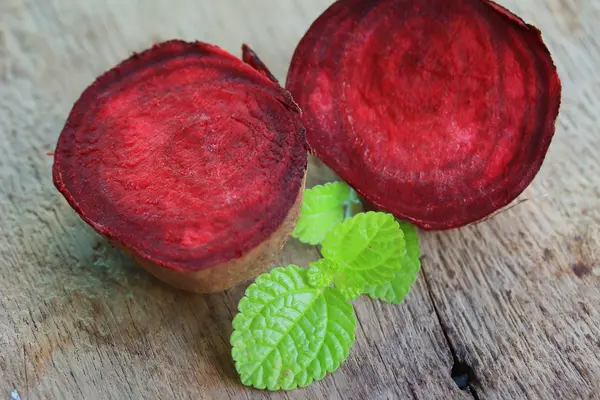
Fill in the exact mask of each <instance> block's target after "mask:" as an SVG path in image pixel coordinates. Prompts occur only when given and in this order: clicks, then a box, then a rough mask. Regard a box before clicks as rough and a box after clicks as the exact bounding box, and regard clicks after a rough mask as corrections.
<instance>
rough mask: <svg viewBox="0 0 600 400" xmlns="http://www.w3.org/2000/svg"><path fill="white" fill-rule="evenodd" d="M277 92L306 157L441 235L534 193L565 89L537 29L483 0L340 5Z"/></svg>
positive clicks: (307, 41) (344, 0)
mask: <svg viewBox="0 0 600 400" xmlns="http://www.w3.org/2000/svg"><path fill="white" fill-rule="evenodd" d="M286 86H287V88H288V90H290V92H291V94H292V96H293V97H294V99H295V100H296V102H297V103H298V104H299V106H300V107H301V108H302V109H303V111H304V114H303V122H304V125H305V128H306V130H307V133H306V135H307V141H308V144H309V147H310V149H311V151H312V152H313V153H314V155H316V156H317V157H319V158H320V159H321V160H322V161H323V162H325V163H326V164H327V165H328V166H329V167H331V168H332V169H333V170H334V171H335V172H336V173H337V174H338V175H339V176H340V177H341V178H342V179H344V180H345V181H347V182H348V183H349V184H350V185H352V186H353V187H354V188H355V189H356V190H357V191H358V192H359V193H360V194H361V195H362V196H364V198H366V199H367V200H368V201H369V202H371V203H372V204H373V205H374V206H375V207H377V208H379V209H382V210H384V211H387V212H390V213H392V214H394V215H396V216H397V217H399V218H402V219H406V220H409V221H411V222H413V223H414V224H416V225H418V226H420V227H422V228H425V229H438V230H441V229H450V228H455V227H459V226H462V225H466V224H468V223H470V222H473V221H476V220H480V219H482V218H484V217H485V216H487V215H489V214H491V213H492V212H493V211H495V210H497V209H499V208H501V207H503V206H505V205H506V204H508V203H510V202H511V201H512V200H513V199H514V198H516V197H517V196H518V195H519V194H520V193H521V192H522V191H523V190H524V189H525V188H526V187H527V186H528V185H529V183H530V182H531V181H532V179H533V178H534V176H535V175H536V173H537V172H538V170H539V168H540V166H541V164H542V162H543V160H544V157H545V155H546V152H547V149H548V146H549V145H550V141H551V139H552V136H553V134H554V125H555V120H556V118H557V115H558V109H559V105H560V93H561V86H560V81H559V78H558V75H557V73H556V68H555V67H554V64H553V62H552V59H551V57H550V54H549V52H548V50H547V48H546V46H545V45H544V43H543V42H542V39H541V35H540V32H539V31H538V30H537V29H536V28H535V27H533V26H531V25H527V24H526V23H525V22H523V21H522V20H521V19H520V18H519V17H517V16H515V15H513V14H511V13H510V12H509V11H507V10H506V9H504V8H502V7H500V6H499V5H497V4H495V3H492V2H490V1H484V0H452V1H448V0H341V1H338V2H336V3H334V4H333V5H332V6H331V7H330V8H329V9H328V10H327V11H325V13H324V14H323V15H321V16H320V17H319V18H318V19H317V21H315V22H314V23H313V25H312V26H311V27H310V29H309V30H308V32H307V33H306V35H305V36H304V38H303V39H302V41H301V42H300V44H299V46H298V48H297V49H296V52H295V54H294V57H293V59H292V64H291V68H290V71H289V74H288V79H287V85H286Z"/></svg>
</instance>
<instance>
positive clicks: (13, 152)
mask: <svg viewBox="0 0 600 400" xmlns="http://www.w3.org/2000/svg"><path fill="white" fill-rule="evenodd" d="M328 3H329V2H328V1H327V0H252V1H242V0H219V1H213V0H211V1H209V0H168V1H161V0H153V1H149V0H144V1H142V0H110V1H109V0H37V1H32V0H0V399H4V398H10V397H11V396H13V398H16V397H15V396H16V395H17V394H18V395H19V396H20V398H21V399H42V398H48V399H71V398H77V399H84V398H85V399H128V398H149V399H171V398H193V399H227V398H234V399H249V398H253V399H254V398H294V399H302V398H307V399H315V398H325V397H327V398H333V399H335V398H340V399H341V398H343V399H367V398H369V399H385V398H390V399H392V398H393V399H409V398H419V399H469V398H479V399H600V250H599V249H600V228H599V223H600V200H599V198H600V165H599V159H600V156H599V152H600V128H599V126H600V117H599V115H600V97H599V96H600V74H599V72H600V39H598V38H599V37H600V28H599V27H598V26H599V25H598V24H599V21H600V2H598V1H597V0H521V1H519V2H518V1H517V0H504V1H502V3H503V4H504V5H505V6H507V7H509V8H511V9H513V10H514V11H516V12H517V13H519V14H520V15H521V16H522V17H524V18H525V19H526V20H527V21H528V22H530V23H533V24H535V25H537V26H538V27H539V28H540V29H541V30H542V31H543V32H544V38H545V40H546V42H547V44H548V46H549V47H550V49H551V51H552V53H553V54H554V58H555V62H556V64H557V66H558V70H559V73H560V76H561V78H562V81H563V84H564V91H563V93H564V97H563V106H562V109H561V114H560V117H559V122H558V124H557V134H556V137H555V139H554V141H553V143H552V146H551V148H550V152H549V154H548V157H547V159H546V162H545V164H544V166H543V168H542V171H541V173H540V174H539V175H538V177H537V178H536V180H535V182H534V184H533V185H532V186H531V187H530V188H529V189H528V190H527V191H526V192H525V193H524V194H523V196H522V198H528V199H529V200H528V201H526V202H524V203H522V204H520V205H518V206H516V207H514V208H512V209H510V210H508V211H506V212H504V213H501V214H499V215H497V216H496V217H494V218H493V219H491V220H488V221H486V222H484V223H480V224H477V225H473V226H470V227H467V228H464V229H460V230H455V231H451V232H445V233H423V232H422V233H421V234H420V236H421V240H422V243H423V254H424V256H423V271H422V273H421V275H420V276H419V280H418V282H417V284H416V286H415V287H414V289H413V290H412V292H411V294H410V295H409V296H408V298H407V300H406V301H405V303H404V304H402V305H400V306H391V305H385V304H381V303H378V302H373V301H369V300H366V299H361V300H359V301H358V302H357V314H358V319H359V321H360V324H359V329H358V333H357V341H356V345H355V347H354V348H353V350H352V353H351V356H350V358H349V360H348V361H347V362H346V363H344V364H343V366H342V368H341V369H340V370H339V371H338V372H336V373H335V374H333V375H330V376H328V377H327V378H326V379H324V380H323V381H321V382H319V383H316V384H314V385H312V386H310V387H309V388H307V389H303V390H296V391H293V392H289V393H275V394H271V393H267V392H261V391H256V390H249V389H247V388H244V387H243V386H241V385H240V384H239V383H238V380H237V377H236V373H235V370H234V368H233V364H232V361H231V358H230V347H229V344H228V339H229V335H230V333H231V319H232V315H234V313H235V307H236V304H237V301H238V299H239V298H240V296H241V295H242V293H243V290H244V287H243V286H242V287H238V288H235V289H232V290H229V291H227V292H225V293H220V294H213V295H207V296H201V295H193V294H188V293H184V292H180V291H176V290H173V289H170V288H169V287H166V286H165V285H163V284H161V283H159V282H157V281H156V280H155V279H153V278H152V277H150V276H149V275H148V274H147V273H145V272H143V271H142V270H140V269H138V268H136V267H134V266H133V265H132V263H131V261H130V260H128V259H127V258H125V257H124V256H122V255H121V254H120V253H119V252H118V251H116V250H114V249H112V248H110V247H109V246H108V245H107V244H106V243H105V242H104V241H103V240H102V239H101V238H100V237H99V236H98V235H96V234H95V233H94V232H92V231H91V230H90V229H89V228H88V227H87V226H86V225H85V224H84V223H83V222H82V221H81V220H80V219H79V218H78V217H77V216H76V215H75V213H74V212H73V211H72V210H71V209H70V208H69V206H68V205H67V203H66V202H65V201H64V199H63V198H62V197H61V196H60V195H59V194H58V192H57V191H56V190H55V189H54V187H53V185H52V182H51V171H50V170H51V164H52V158H51V157H49V156H47V155H46V152H49V151H52V150H53V149H54V146H55V143H56V139H57V136H58V133H59V132H60V130H61V128H62V125H63V123H64V121H65V118H66V116H67V113H68V111H69V110H70V108H71V105H72V104H73V102H74V101H75V99H76V98H77V97H78V96H79V94H80V93H81V91H82V90H83V89H84V88H85V87H86V86H87V85H88V84H89V83H90V82H91V81H92V80H93V78H94V77H95V76H96V75H98V74H99V73H101V72H103V71H104V70H106V69H107V68H109V67H111V66H113V65H114V64H115V63H117V62H118V61H120V60H121V59H123V58H125V57H127V56H128V55H129V54H130V53H131V52H132V51H134V50H135V51H139V50H142V49H144V48H146V47H148V46H149V45H151V44H152V43H153V42H155V41H160V40H165V39H169V38H174V37H179V38H184V39H188V40H193V39H200V40H204V41H208V42H212V43H215V44H218V45H220V46H222V47H224V48H226V49H227V50H229V51H232V52H234V53H236V54H238V52H239V46H240V44H241V43H242V42H248V43H250V44H251V45H253V46H254V48H255V50H256V51H257V52H258V53H259V54H260V55H261V57H263V59H264V61H265V62H266V63H267V64H268V65H269V66H270V68H271V69H272V70H273V72H274V73H275V75H277V76H278V77H279V78H281V79H283V78H284V77H285V74H286V70H287V65H288V62H289V59H290V57H291V54H292V51H293V49H294V46H295V44H296V43H297V41H298V40H299V38H300V37H301V35H302V34H303V33H304V31H305V30H306V29H307V27H308V26H309V24H310V22H311V21H312V20H313V19H314V18H315V17H316V16H317V15H318V14H319V13H320V12H321V11H322V10H323V9H324V8H325V7H326V6H327V5H328ZM330 176H331V175H330V174H329V173H328V171H327V169H326V168H324V167H322V166H319V165H318V164H317V163H313V164H311V166H310V177H309V185H314V184H316V183H320V182H323V181H324V180H327V179H329V178H330ZM316 257H317V253H316V251H315V250H314V249H313V248H311V247H309V246H304V245H301V244H299V243H298V242H297V241H295V240H292V241H290V243H289V244H288V245H287V246H286V248H285V250H284V252H283V253H282V254H281V256H280V257H279V263H280V264H286V263H290V262H294V263H297V264H299V265H304V266H306V265H307V264H308V262H309V261H311V260H313V259H315V258H316ZM455 363H456V365H457V366H459V365H460V366H461V367H462V368H464V369H465V370H466V369H468V368H471V369H472V373H471V374H470V375H471V376H470V377H471V379H470V381H469V385H468V387H467V388H466V389H465V390H462V391H461V390H459V388H458V387H457V386H456V384H455V382H454V381H453V379H452V378H451V370H452V367H453V364H455Z"/></svg>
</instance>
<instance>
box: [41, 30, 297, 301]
mask: <svg viewBox="0 0 600 400" xmlns="http://www.w3.org/2000/svg"><path fill="white" fill-rule="evenodd" d="M288 97H289V94H288V93H287V92H286V91H285V90H284V89H283V88H281V87H280V86H279V85H278V84H277V83H276V82H273V81H272V80H270V79H269V78H268V77H267V76H265V75H264V74H263V73H262V72H259V71H257V70H255V69H254V68H253V67H251V66H250V65H248V64H246V63H244V62H242V61H241V60H239V59H237V58H236V57H234V56H232V55H230V54H229V53H227V52H225V51H223V50H221V49H219V48H218V47H215V46H211V45H208V44H205V43H200V42H196V43H186V42H182V41H169V42H165V43H162V44H159V45H155V46H154V47H153V48H151V49H149V50H147V51H144V52H143V53H140V54H136V55H134V56H132V57H131V58H129V59H128V60H126V61H124V62H123V63H121V64H120V65H118V66H116V67H115V68H113V69H111V70H110V71H108V72H106V73H105V74H104V75H102V76H101V77H99V78H98V79H97V80H96V81H95V82H94V83H93V84H92V85H91V86H90V87H88V88H87V89H86V90H85V91H84V92H83V94H82V95H81V97H80V98H79V100H77V102H76V103H75V105H74V107H73V110H72V111H71V113H70V115H69V117H68V120H67V122H66V125H65V127H64V129H63V131H62V132H61V134H60V138H59V140H58V145H57V148H56V154H55V162H54V166H53V178H54V183H55V185H56V187H57V188H58V189H59V190H60V192H61V193H62V194H63V195H64V196H65V198H66V199H67V200H68V202H69V203H70V205H71V206H72V207H73V208H74V209H75V210H76V211H77V213H78V214H79V215H80V216H81V217H82V218H83V219H84V220H85V221H86V222H88V223H89V224H90V225H91V226H92V227H93V228H94V229H95V230H96V231H98V232H99V233H101V234H102V235H103V236H105V237H106V238H108V239H109V240H110V241H111V242H113V243H114V244H116V245H118V246H120V247H122V248H124V249H126V250H127V251H129V252H130V253H132V254H133V255H135V256H136V258H137V259H138V260H139V261H140V263H141V264H142V265H143V266H145V267H147V268H148V269H150V270H151V271H152V272H153V273H155V274H156V275H158V276H159V277H161V278H163V279H165V280H167V281H170V283H173V284H176V285H178V286H183V287H185V288H188V289H191V290H198V291H215V290H221V289H224V288H225V287H228V286H232V285H233V284H235V283H237V281H240V280H243V279H246V278H248V277H249V276H248V275H252V274H256V273H258V272H260V270H257V268H258V267H263V266H264V265H265V264H266V263H268V262H270V260H271V259H272V256H273V255H274V254H275V253H276V252H277V251H278V250H279V249H280V247H281V246H282V245H283V243H284V242H285V239H286V238H287V236H288V235H289V233H290V232H291V230H292V229H293V225H294V223H295V220H296V218H297V214H298V210H299V207H300V203H301V198H302V188H303V184H304V179H305V172H306V163H307V152H306V142H305V138H304V129H303V127H302V125H301V121H300V114H299V112H298V111H297V110H296V107H297V106H295V104H293V102H292V103H290V102H289V99H288ZM265 243H266V245H265ZM263 250H264V251H263ZM265 251H266V253H265ZM267 253H268V254H267ZM248 255H251V257H250V258H249V261H251V263H253V264H257V263H259V264H261V265H241V264H244V263H243V262H242V261H244V257H246V256H248ZM246 261H248V260H246ZM232 263H233V264H232ZM228 268H229V269H231V270H227V269H228ZM161 269H162V270H161ZM216 269H225V270H224V271H222V272H221V273H217V271H215V270H216ZM205 270H206V271H210V273H208V272H207V273H205V274H203V275H202V279H203V282H201V287H195V286H194V283H192V282H190V283H189V284H187V283H186V282H185V280H193V279H194V276H195V275H193V274H184V276H185V279H184V282H175V280H174V279H171V278H170V277H169V274H168V273H167V272H168V271H180V272H197V271H205ZM211 280H212V282H211Z"/></svg>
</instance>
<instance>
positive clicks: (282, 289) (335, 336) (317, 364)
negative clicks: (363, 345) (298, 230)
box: [231, 265, 356, 390]
mask: <svg viewBox="0 0 600 400" xmlns="http://www.w3.org/2000/svg"><path fill="white" fill-rule="evenodd" d="M238 308H239V311H240V312H239V313H238V314H237V315H236V316H235V318H234V319H233V328H234V331H233V333H232V335H231V344H232V346H233V349H232V351H231V353H232V356H233V359H234V360H235V367H236V370H237V371H238V373H239V374H240V377H241V381H242V383H243V384H244V385H247V386H254V387H256V388H258V389H269V390H279V389H285V390H291V389H295V388H296V387H299V386H300V387H304V386H308V385H309V384H310V383H312V382H313V381H315V380H320V379H323V377H324V376H325V374H326V373H327V372H333V371H335V370H336V369H337V368H339V366H340V364H341V363H342V362H343V361H344V360H345V359H346V358H347V357H348V353H349V351H350V347H351V346H352V344H353V343H354V339H355V336H354V332H355V330H356V318H355V316H354V310H353V308H352V304H350V303H349V302H348V301H347V300H346V299H345V298H344V296H343V295H342V294H341V293H340V291H339V290H337V289H335V288H315V287H312V286H311V285H310V283H309V281H308V271H307V270H306V269H302V268H299V267H297V266H295V265H289V266H287V267H285V268H275V269H274V270H272V271H271V272H269V273H266V274H262V275H260V276H259V277H258V278H257V279H256V282H255V283H253V284H252V285H250V286H249V287H248V289H247V290H246V296H245V297H243V298H242V299H241V300H240V303H239V307H238Z"/></svg>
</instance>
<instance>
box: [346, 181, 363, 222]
mask: <svg viewBox="0 0 600 400" xmlns="http://www.w3.org/2000/svg"><path fill="white" fill-rule="evenodd" d="M361 211H363V208H362V204H361V203H360V199H359V198H358V194H357V193H356V191H355V190H354V189H352V188H350V194H349V195H348V199H346V201H344V219H348V218H350V217H353V216H354V215H356V214H358V213H359V212H361Z"/></svg>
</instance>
